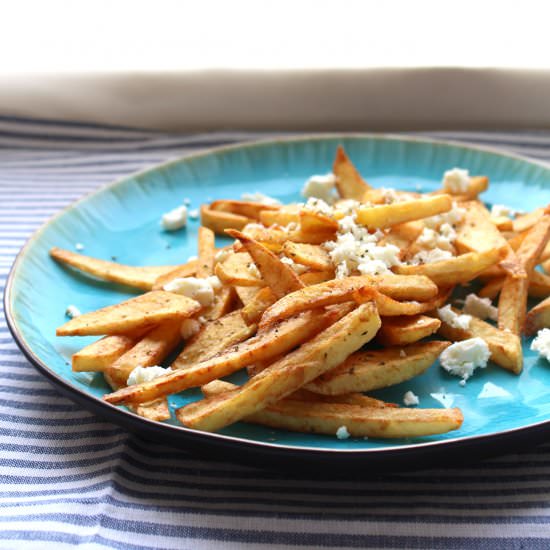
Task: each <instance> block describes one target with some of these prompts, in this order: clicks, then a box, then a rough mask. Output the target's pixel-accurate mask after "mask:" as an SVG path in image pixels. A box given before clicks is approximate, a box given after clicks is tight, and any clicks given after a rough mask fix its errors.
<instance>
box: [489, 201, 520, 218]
mask: <svg viewBox="0 0 550 550" xmlns="http://www.w3.org/2000/svg"><path fill="white" fill-rule="evenodd" d="M515 214H516V212H515V211H514V210H512V209H511V208H510V207H509V206H504V204H493V206H491V216H493V217H495V218H500V217H504V218H511V217H512V216H515Z"/></svg>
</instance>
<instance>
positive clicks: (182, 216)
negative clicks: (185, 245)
mask: <svg viewBox="0 0 550 550" xmlns="http://www.w3.org/2000/svg"><path fill="white" fill-rule="evenodd" d="M160 223H161V225H162V227H163V228H164V229H165V230H166V231H176V230H177V229H181V228H182V227H185V226H186V225H187V206H185V205H184V204H183V205H181V206H178V207H177V208H174V210H170V212H166V214H163V215H162V218H161V222H160Z"/></svg>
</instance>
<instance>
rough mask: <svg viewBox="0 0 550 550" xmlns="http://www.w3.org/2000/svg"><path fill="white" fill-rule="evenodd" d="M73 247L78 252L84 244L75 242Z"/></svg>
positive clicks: (82, 248)
mask: <svg viewBox="0 0 550 550" xmlns="http://www.w3.org/2000/svg"><path fill="white" fill-rule="evenodd" d="M74 247H75V250H77V251H78V252H82V251H83V250H84V245H83V244H82V243H76V244H75V245H74Z"/></svg>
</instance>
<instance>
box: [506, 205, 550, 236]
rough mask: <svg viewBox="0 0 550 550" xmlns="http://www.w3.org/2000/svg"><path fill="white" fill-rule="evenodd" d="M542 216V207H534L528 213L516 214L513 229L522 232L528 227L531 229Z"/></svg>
mask: <svg viewBox="0 0 550 550" xmlns="http://www.w3.org/2000/svg"><path fill="white" fill-rule="evenodd" d="M542 216H544V207H540V208H536V209H535V210H533V211H532V212H529V213H528V214H523V215H522V216H518V217H517V218H516V219H515V220H514V222H513V223H514V231H515V232H516V233H522V232H523V231H527V230H528V229H531V227H533V226H534V225H536V224H537V222H538V221H539V220H540V219H541V218H542Z"/></svg>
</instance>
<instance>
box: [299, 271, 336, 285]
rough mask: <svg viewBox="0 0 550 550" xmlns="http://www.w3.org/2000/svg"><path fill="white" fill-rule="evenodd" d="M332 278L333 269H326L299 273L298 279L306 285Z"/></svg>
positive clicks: (316, 283)
mask: <svg viewBox="0 0 550 550" xmlns="http://www.w3.org/2000/svg"><path fill="white" fill-rule="evenodd" d="M331 279H334V269H330V270H328V271H307V272H306V273H302V274H301V275H300V281H302V283H304V285H306V286H311V285H318V284H319V283H324V282H326V281H330V280H331Z"/></svg>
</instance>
